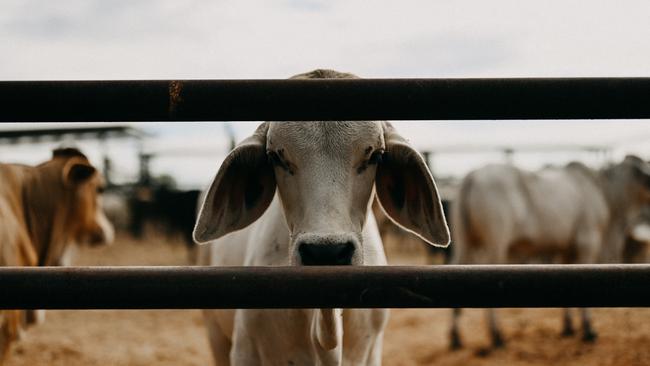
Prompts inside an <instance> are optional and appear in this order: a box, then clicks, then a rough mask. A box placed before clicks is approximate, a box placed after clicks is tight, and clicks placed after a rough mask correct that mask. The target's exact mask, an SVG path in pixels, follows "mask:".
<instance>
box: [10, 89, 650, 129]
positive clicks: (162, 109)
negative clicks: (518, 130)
mask: <svg viewBox="0 0 650 366" xmlns="http://www.w3.org/2000/svg"><path fill="white" fill-rule="evenodd" d="M0 111H1V112H0V121H5V122H56V121H67V122H74V121H82V122H91V121H244V120H250V121H258V120H274V121H283V120H284V121H287V120H377V119H390V120H459V119H461V120H462V119H471V120H477V119H482V120H491V119H577V118H581V119H582V118H584V119H617V118H628V119H629V118H650V78H564V79H548V78H547V79H517V78H512V79H362V80H340V79H339V80H332V79H325V80H150V81H133V80H131V81H3V82H0Z"/></svg>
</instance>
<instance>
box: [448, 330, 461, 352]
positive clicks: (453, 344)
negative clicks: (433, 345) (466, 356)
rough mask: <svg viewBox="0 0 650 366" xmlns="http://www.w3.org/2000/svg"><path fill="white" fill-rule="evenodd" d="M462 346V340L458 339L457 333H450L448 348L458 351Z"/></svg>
mask: <svg viewBox="0 0 650 366" xmlns="http://www.w3.org/2000/svg"><path fill="white" fill-rule="evenodd" d="M462 348H463V342H461V341H460V337H459V336H458V334H452V335H451V339H450V342H449V350H451V351H458V350H459V349H462Z"/></svg>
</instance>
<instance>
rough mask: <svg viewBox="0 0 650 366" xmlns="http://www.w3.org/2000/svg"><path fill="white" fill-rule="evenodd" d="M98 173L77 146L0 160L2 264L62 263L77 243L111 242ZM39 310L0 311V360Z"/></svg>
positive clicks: (111, 233)
mask: <svg viewBox="0 0 650 366" xmlns="http://www.w3.org/2000/svg"><path fill="white" fill-rule="evenodd" d="M100 184H101V182H100V178H99V176H98V174H97V173H96V170H95V168H93V167H92V166H91V165H90V163H88V160H87V159H86V157H85V156H84V155H83V154H81V153H80V152H79V151H77V150H75V149H59V150H55V152H54V156H53V158H52V160H50V161H48V162H45V163H43V164H41V165H38V166H36V167H31V166H26V165H18V164H1V163H0V265H2V266H36V265H48V266H52V265H60V264H61V263H62V261H63V259H64V253H65V252H66V249H67V248H68V246H69V245H70V244H73V243H84V242H92V243H102V242H110V241H112V236H113V230H112V226H111V225H110V223H109V222H108V220H107V219H106V217H105V216H104V214H103V212H102V211H101V205H100V203H99V202H98V198H97V188H98V186H99V185H100ZM36 314H37V313H36V312H34V311H29V312H27V313H23V312H20V311H4V312H0V356H2V357H0V363H2V358H3V357H4V355H6V352H7V351H8V349H9V344H10V342H11V341H13V340H15V339H17V338H18V336H19V333H20V331H21V328H22V325H23V323H24V322H25V321H27V322H28V323H30V322H35V321H37V320H38V319H37V318H36Z"/></svg>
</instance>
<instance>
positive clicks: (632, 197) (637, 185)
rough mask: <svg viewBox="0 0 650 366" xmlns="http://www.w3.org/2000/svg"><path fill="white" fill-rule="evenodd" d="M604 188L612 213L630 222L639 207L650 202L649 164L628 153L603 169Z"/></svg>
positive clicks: (637, 213) (636, 216)
mask: <svg viewBox="0 0 650 366" xmlns="http://www.w3.org/2000/svg"><path fill="white" fill-rule="evenodd" d="M604 176H605V179H606V182H607V186H606V190H607V195H608V198H609V203H610V206H611V208H612V213H613V214H614V215H615V216H616V217H617V218H619V219H623V220H624V221H625V222H626V224H627V225H630V224H632V223H633V222H634V221H635V220H636V219H637V218H638V217H639V215H640V212H641V209H642V208H643V207H644V206H646V205H648V204H650V164H648V163H647V162H645V161H643V160H642V159H640V158H638V157H636V156H632V155H628V156H626V157H625V159H624V160H623V161H622V162H621V163H619V164H616V165H613V166H611V167H609V168H607V169H605V171H604Z"/></svg>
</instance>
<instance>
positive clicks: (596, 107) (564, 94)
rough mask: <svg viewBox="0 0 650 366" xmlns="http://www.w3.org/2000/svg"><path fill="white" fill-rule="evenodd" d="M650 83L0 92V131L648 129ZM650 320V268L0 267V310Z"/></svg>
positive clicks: (212, 85)
mask: <svg viewBox="0 0 650 366" xmlns="http://www.w3.org/2000/svg"><path fill="white" fill-rule="evenodd" d="M648 118H650V78H563V79H396V80H392V79H366V80H157V81H5V82H0V122H59V121H61V122H76V121H78V122H100V121H102V122H103V121H108V122H110V121H243V120H274V121H289V120H298V121H309V120H375V119H390V120H504V119H648ZM570 306H590V307H650V265H632V264H610V265H568V266H561V265H511V266H502V265H483V266H410V267H401V266H396V267H393V266H387V267H386V266H362V267H67V268H60V267H58V268H51V267H50V268H46V267H43V268H16V267H4V268H0V308H3V309H11V308H40V309H109V308H116V309H158V308H325V307H344V308H371V307H570Z"/></svg>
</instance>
